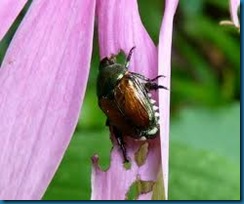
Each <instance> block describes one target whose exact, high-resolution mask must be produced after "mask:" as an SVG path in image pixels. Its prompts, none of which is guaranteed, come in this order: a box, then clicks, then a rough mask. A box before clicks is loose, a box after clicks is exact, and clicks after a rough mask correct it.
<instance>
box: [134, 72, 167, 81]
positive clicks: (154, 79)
mask: <svg viewBox="0 0 244 204" xmlns="http://www.w3.org/2000/svg"><path fill="white" fill-rule="evenodd" d="M130 73H131V74H133V75H134V76H136V77H138V78H140V79H141V80H143V81H147V82H151V81H156V80H157V79H158V78H160V77H165V76H164V75H158V76H156V77H155V78H153V79H149V78H147V77H145V76H143V75H141V74H138V73H135V72H130Z"/></svg>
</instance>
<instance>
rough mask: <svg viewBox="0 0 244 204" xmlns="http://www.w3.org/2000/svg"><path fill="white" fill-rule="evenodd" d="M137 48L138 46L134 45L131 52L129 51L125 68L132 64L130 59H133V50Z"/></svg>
mask: <svg viewBox="0 0 244 204" xmlns="http://www.w3.org/2000/svg"><path fill="white" fill-rule="evenodd" d="M135 48H136V47H135V46H134V47H132V48H131V49H130V52H129V54H128V56H127V58H126V62H125V68H128V67H129V66H130V59H131V56H132V53H133V50H134V49H135Z"/></svg>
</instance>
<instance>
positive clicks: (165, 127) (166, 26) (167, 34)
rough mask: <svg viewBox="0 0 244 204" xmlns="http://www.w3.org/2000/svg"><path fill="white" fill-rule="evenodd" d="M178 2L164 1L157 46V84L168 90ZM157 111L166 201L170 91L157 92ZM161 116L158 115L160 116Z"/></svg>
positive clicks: (175, 0) (176, 0)
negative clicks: (174, 21)
mask: <svg viewBox="0 0 244 204" xmlns="http://www.w3.org/2000/svg"><path fill="white" fill-rule="evenodd" d="M178 1H179V0H166V5H165V11H164V16H163V22H162V25H161V30H160V36H159V46H158V49H159V50H158V65H159V69H158V74H159V75H161V74H162V75H165V76H166V77H165V78H164V79H163V80H162V79H159V84H164V85H165V86H166V87H168V88H170V77H171V46H172V32H173V19H174V14H175V11H176V8H177V5H178ZM159 110H160V113H163V116H162V117H161V124H160V130H161V131H160V138H161V140H160V141H161V151H162V166H163V180H164V188H165V195H166V199H167V197H168V165H169V116H170V112H169V111H170V91H161V92H159ZM161 115H162V114H160V116H161Z"/></svg>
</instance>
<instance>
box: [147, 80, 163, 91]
mask: <svg viewBox="0 0 244 204" xmlns="http://www.w3.org/2000/svg"><path fill="white" fill-rule="evenodd" d="M145 87H146V88H147V89H148V90H149V91H150V90H158V89H165V90H168V88H167V87H165V86H162V85H158V84H157V83H151V82H148V83H145Z"/></svg>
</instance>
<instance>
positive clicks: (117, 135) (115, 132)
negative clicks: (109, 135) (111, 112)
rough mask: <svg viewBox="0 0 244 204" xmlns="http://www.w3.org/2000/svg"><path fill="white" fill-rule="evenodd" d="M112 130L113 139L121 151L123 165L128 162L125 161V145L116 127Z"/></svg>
mask: <svg viewBox="0 0 244 204" xmlns="http://www.w3.org/2000/svg"><path fill="white" fill-rule="evenodd" d="M112 129H113V132H114V135H115V138H116V140H117V143H118V145H119V147H120V149H121V150H122V153H123V157H124V163H127V162H129V160H128V159H127V152H126V148H125V146H124V144H125V143H124V141H123V137H122V133H121V132H120V131H119V130H118V129H117V128H116V127H113V128H112Z"/></svg>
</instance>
